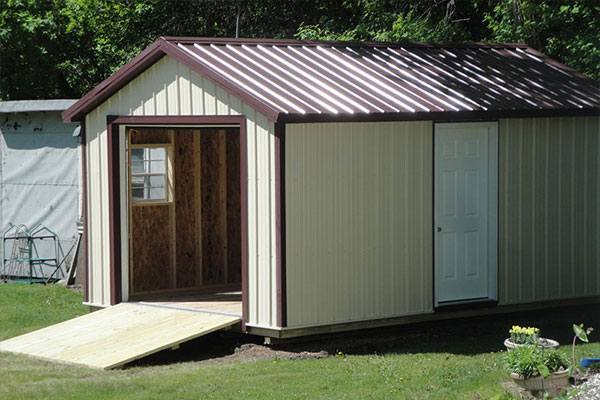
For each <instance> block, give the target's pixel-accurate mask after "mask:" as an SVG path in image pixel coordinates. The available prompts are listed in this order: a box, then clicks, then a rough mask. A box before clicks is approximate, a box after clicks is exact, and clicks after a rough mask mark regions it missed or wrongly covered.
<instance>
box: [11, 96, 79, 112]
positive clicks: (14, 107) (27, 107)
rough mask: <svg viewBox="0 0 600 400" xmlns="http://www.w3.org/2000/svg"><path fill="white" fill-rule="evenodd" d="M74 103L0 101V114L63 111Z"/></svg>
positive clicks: (56, 100)
mask: <svg viewBox="0 0 600 400" xmlns="http://www.w3.org/2000/svg"><path fill="white" fill-rule="evenodd" d="M76 101H77V100H71V99H52V100H11V101H0V113H18V112H36V111H64V110H66V109H67V108H69V107H71V106H72V105H73V104H75V102H76Z"/></svg>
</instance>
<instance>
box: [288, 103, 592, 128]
mask: <svg viewBox="0 0 600 400" xmlns="http://www.w3.org/2000/svg"><path fill="white" fill-rule="evenodd" d="M597 116H600V108H598V107H590V108H573V109H550V108H547V109H522V110H488V111H483V110H474V111H438V112H398V113H356V114H305V115H300V114H281V115H280V117H279V118H278V119H277V122H278V123H283V124H292V123H296V124H301V123H318V122H381V121H434V122H444V121H448V122H452V121H463V122H467V121H485V120H487V121H489V120H498V119H500V118H544V117H546V118H548V117H597Z"/></svg>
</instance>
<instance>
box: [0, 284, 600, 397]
mask: <svg viewBox="0 0 600 400" xmlns="http://www.w3.org/2000/svg"><path fill="white" fill-rule="evenodd" d="M80 301H81V295H80V294H79V293H76V292H70V291H67V290H65V289H63V288H61V287H58V286H46V287H44V286H24V285H0V339H1V338H8V337H11V336H15V335H18V334H21V333H24V332H26V331H30V330H34V329H36V328H39V327H42V326H45V325H49V324H52V323H55V322H58V321H60V320H65V319H68V318H71V317H73V316H76V315H79V314H82V313H83V312H85V311H86V309H85V307H83V306H81V305H79V302H80ZM567 329H568V325H567ZM502 336H503V333H499V337H502ZM486 340H489V338H486V337H482V338H481V342H485V341H486ZM493 341H494V342H496V341H497V338H493ZM484 348H486V346H483V345H481V343H474V342H473V341H472V340H470V339H465V338H463V337H456V336H452V337H450V338H442V339H441V340H440V341H437V342H426V343H422V344H417V345H415V344H414V343H413V344H412V345H406V344H404V345H401V344H399V345H398V346H397V347H395V348H393V349H390V350H389V351H388V352H386V353H384V354H382V355H375V354H371V355H346V354H341V355H338V356H336V357H330V358H325V359H319V360H295V361H292V360H270V361H254V362H234V363H227V364H226V363H213V364H200V363H198V362H180V363H172V364H166V365H154V366H144V367H133V368H128V369H124V370H115V371H97V370H92V369H88V368H84V367H74V366H67V365H61V364H55V363H49V362H44V361H39V360H35V359H31V358H25V357H19V356H14V355H11V354H6V353H0V398H1V399H34V398H35V399H43V398H52V399H54V398H60V399H187V398H194V399H203V398H210V399H212V398H218V399H220V398H223V399H234V398H235V399H238V398H244V399H245V398H247V399H279V398H286V399H306V398H309V399H382V398H391V399H448V400H451V399H489V398H491V397H493V396H495V395H499V394H501V393H502V388H501V386H500V382H502V381H504V380H507V376H508V375H507V372H506V371H505V369H504V367H503V363H502V352H497V351H494V352H489V351H483V350H481V349H484ZM563 350H565V351H566V352H567V354H569V353H568V350H569V348H568V347H564V348H563ZM577 351H578V357H579V356H583V355H584V354H585V355H592V354H600V343H591V344H586V345H579V346H578V349H577ZM477 396H480V397H477Z"/></svg>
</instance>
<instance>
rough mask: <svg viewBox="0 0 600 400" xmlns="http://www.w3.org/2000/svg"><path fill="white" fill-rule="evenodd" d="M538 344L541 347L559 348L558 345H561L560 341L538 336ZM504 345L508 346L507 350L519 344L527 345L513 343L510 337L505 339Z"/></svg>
mask: <svg viewBox="0 0 600 400" xmlns="http://www.w3.org/2000/svg"><path fill="white" fill-rule="evenodd" d="M537 345H538V346H540V347H543V348H545V349H558V346H560V343H558V342H557V341H556V340H553V339H546V338H538V341H537ZM504 346H506V349H507V350H512V349H515V348H517V347H519V346H525V344H522V343H513V342H512V341H511V340H510V338H508V339H506V340H505V341H504Z"/></svg>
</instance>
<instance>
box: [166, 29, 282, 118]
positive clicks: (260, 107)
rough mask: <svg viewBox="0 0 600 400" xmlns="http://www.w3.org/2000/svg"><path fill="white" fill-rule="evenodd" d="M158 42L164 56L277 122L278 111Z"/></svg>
mask: <svg viewBox="0 0 600 400" xmlns="http://www.w3.org/2000/svg"><path fill="white" fill-rule="evenodd" d="M158 40H162V42H161V43H162V46H161V50H162V51H164V52H165V53H166V54H168V55H169V56H171V57H173V58H175V59H176V60H177V61H179V62H181V63H182V64H184V65H186V66H187V67H189V68H190V69H191V70H192V71H194V72H197V73H198V74H200V75H202V76H204V77H205V78H207V79H209V80H210V81H212V82H213V83H215V84H216V85H218V86H220V87H221V88H223V89H224V90H225V91H227V92H228V93H230V94H231V95H233V96H235V97H237V98H238V99H239V100H240V101H242V102H243V103H246V104H248V105H250V106H252V107H253V108H254V109H256V111H258V112H260V113H261V114H263V115H264V116H266V117H267V119H269V120H270V121H271V122H275V121H276V120H277V117H278V116H279V113H280V111H278V110H275V109H274V108H272V107H271V106H269V105H267V104H265V103H263V102H262V101H260V100H258V99H257V98H256V97H255V96H252V95H251V94H249V93H248V92H246V91H245V90H243V89H241V88H240V87H238V86H237V85H235V84H233V83H231V82H230V81H229V80H226V79H224V78H223V77H222V76H221V75H219V74H217V73H215V72H214V71H212V70H210V69H208V68H204V67H203V66H202V65H201V64H200V63H199V62H198V61H197V60H196V59H195V58H194V57H192V56H191V55H189V54H188V53H187V52H185V51H183V50H181V49H180V48H179V47H178V46H177V45H175V44H173V43H171V42H169V41H167V40H165V39H164V38H159V39H158Z"/></svg>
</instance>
